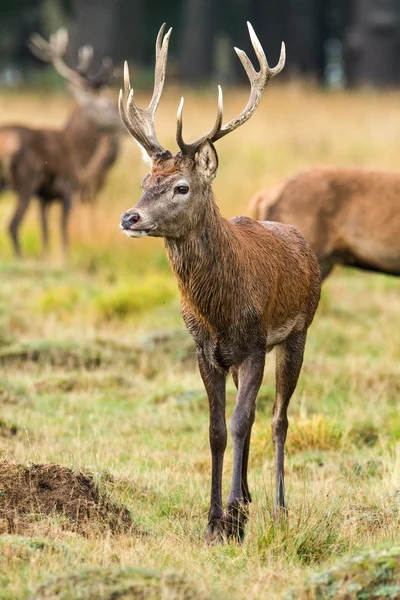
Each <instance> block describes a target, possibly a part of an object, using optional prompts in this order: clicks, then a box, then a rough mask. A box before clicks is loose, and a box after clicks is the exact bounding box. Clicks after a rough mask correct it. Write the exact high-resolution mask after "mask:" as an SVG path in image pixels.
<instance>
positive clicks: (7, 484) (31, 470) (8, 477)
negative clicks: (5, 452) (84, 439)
mask: <svg viewBox="0 0 400 600" xmlns="http://www.w3.org/2000/svg"><path fill="white" fill-rule="evenodd" d="M45 515H48V516H59V517H61V522H62V527H63V529H68V530H70V531H75V532H77V533H81V534H83V535H89V534H90V533H97V534H98V533H99V530H109V531H111V532H113V533H123V532H134V530H135V529H136V527H135V525H134V523H133V521H132V517H131V514H130V512H129V510H128V509H127V508H126V507H125V506H122V505H118V504H116V503H114V502H112V501H111V499H110V498H109V496H108V495H107V494H105V493H103V492H101V491H100V490H99V487H98V486H97V485H96V483H95V482H94V480H93V477H92V476H91V475H90V474H85V473H82V472H79V471H78V472H74V471H72V470H71V469H68V468H67V467H63V466H60V465H54V464H33V465H30V466H26V465H21V464H17V463H14V462H6V461H4V462H1V463H0V524H1V529H2V531H3V532H4V533H19V534H28V535H29V534H30V533H31V531H32V523H33V522H35V521H37V520H41V519H42V518H43V516H45Z"/></svg>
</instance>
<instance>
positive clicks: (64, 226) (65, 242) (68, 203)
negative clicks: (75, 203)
mask: <svg viewBox="0 0 400 600" xmlns="http://www.w3.org/2000/svg"><path fill="white" fill-rule="evenodd" d="M71 207H72V197H71V195H69V194H66V195H65V197H64V198H63V202H62V208H61V238H62V247H63V252H64V255H65V256H67V255H68V248H69V239H68V224H69V216H70V214H71Z"/></svg>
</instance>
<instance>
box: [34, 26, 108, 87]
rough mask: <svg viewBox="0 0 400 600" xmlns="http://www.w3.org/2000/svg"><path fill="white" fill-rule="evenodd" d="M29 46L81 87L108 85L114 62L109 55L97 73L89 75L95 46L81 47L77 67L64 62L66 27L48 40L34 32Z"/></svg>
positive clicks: (66, 39)
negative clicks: (74, 67)
mask: <svg viewBox="0 0 400 600" xmlns="http://www.w3.org/2000/svg"><path fill="white" fill-rule="evenodd" d="M28 46H29V48H30V50H31V51H32V52H33V54H34V55H35V56H37V57H38V58H40V59H41V60H43V61H46V62H51V63H52V64H53V66H54V68H55V69H56V71H58V73H60V75H61V76H62V77H63V78H64V79H67V81H69V82H70V83H72V84H73V85H76V86H77V87H79V88H83V89H86V88H88V87H90V88H94V89H98V88H100V87H102V86H103V85H106V83H107V82H108V81H109V79H110V78H111V76H112V72H113V63H112V60H111V59H110V58H109V57H106V58H104V59H103V61H102V65H101V67H100V69H99V71H98V72H97V73H96V74H95V75H89V69H90V66H91V63H92V59H93V48H92V46H89V45H86V46H82V47H81V48H79V50H78V64H77V66H76V69H73V68H71V67H69V66H68V65H67V64H66V63H65V62H64V56H65V54H66V52H67V48H68V32H67V30H66V29H64V28H60V29H58V30H57V31H56V32H55V33H53V34H51V36H50V40H49V41H48V42H47V41H46V40H45V39H44V38H42V36H41V35H39V34H38V33H33V34H32V35H31V36H30V39H29V41H28Z"/></svg>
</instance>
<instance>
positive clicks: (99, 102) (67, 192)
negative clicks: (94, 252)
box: [0, 29, 122, 256]
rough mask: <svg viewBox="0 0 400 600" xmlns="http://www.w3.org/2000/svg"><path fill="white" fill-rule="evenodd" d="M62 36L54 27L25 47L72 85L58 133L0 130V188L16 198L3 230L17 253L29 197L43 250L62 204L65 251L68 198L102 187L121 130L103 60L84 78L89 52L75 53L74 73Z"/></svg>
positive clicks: (12, 127)
mask: <svg viewBox="0 0 400 600" xmlns="http://www.w3.org/2000/svg"><path fill="white" fill-rule="evenodd" d="M67 46H68V34H67V32H66V31H65V30H64V29H60V30H59V31H57V32H56V33H55V34H53V35H52V36H51V38H50V42H46V41H45V40H44V39H43V38H41V37H40V36H39V35H37V34H35V35H33V36H32V37H31V41H30V48H31V50H32V51H33V52H34V54H36V55H37V56H38V57H39V58H41V59H42V60H45V61H48V62H51V63H52V64H53V65H54V67H55V68H56V70H57V71H58V72H59V73H60V74H61V75H62V76H63V77H64V78H65V79H66V80H67V81H68V82H70V83H71V84H72V86H71V87H72V89H73V92H74V95H75V97H76V101H77V102H76V106H75V108H74V109H73V112H72V114H71V115H70V117H69V119H68V121H67V123H66V125H65V127H64V128H63V129H60V130H58V129H33V128H29V127H23V126H20V125H8V126H7V125H6V126H3V127H0V186H1V188H3V189H4V188H9V189H11V190H13V191H14V192H15V193H16V195H17V206H16V210H15V212H14V215H13V217H12V220H11V223H10V226H9V231H10V235H11V239H12V243H13V246H14V250H15V253H16V254H17V255H18V256H20V255H21V247H20V243H19V236H18V231H19V227H20V225H21V222H22V220H23V218H24V215H25V213H26V210H27V208H28V206H29V204H30V201H31V198H32V197H33V196H38V198H39V202H40V216H41V228H42V236H43V246H44V250H45V251H46V250H47V248H48V237H49V236H48V223H47V219H48V210H49V206H50V204H51V203H52V202H53V201H54V200H56V199H58V200H61V202H62V221H61V228H62V239H63V247H64V250H65V251H66V250H67V248H68V218H69V214H70V211H71V205H72V199H73V196H74V195H75V194H76V195H80V196H81V198H87V199H88V198H90V197H91V196H93V195H94V194H95V193H96V192H97V191H98V190H99V189H100V188H101V187H102V185H103V183H104V180H105V175H106V172H107V171H108V169H109V168H110V167H111V166H112V165H113V163H114V162H115V160H116V158H117V153H118V146H119V142H118V133H119V132H121V130H122V127H121V120H120V118H119V114H118V110H117V103H116V102H114V101H113V100H112V98H111V97H110V95H109V91H108V89H107V88H106V85H107V82H108V81H109V79H110V77H111V76H112V71H113V69H112V64H111V62H107V61H104V63H103V65H102V67H101V68H100V70H99V71H98V73H96V74H94V75H91V74H90V63H91V58H92V48H91V47H90V46H84V47H83V48H81V49H80V51H79V59H80V60H79V64H78V66H77V67H76V69H73V68H70V67H69V66H67V65H66V64H65V62H64V59H63V57H64V55H65V53H66V50H67Z"/></svg>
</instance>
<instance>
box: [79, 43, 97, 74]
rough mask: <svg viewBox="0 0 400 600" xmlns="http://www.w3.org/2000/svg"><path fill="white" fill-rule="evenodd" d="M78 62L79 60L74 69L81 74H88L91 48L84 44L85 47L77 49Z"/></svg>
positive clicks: (91, 58) (91, 57)
mask: <svg viewBox="0 0 400 600" xmlns="http://www.w3.org/2000/svg"><path fill="white" fill-rule="evenodd" d="M78 60H79V62H78V65H77V67H76V68H77V70H78V71H79V72H80V73H82V74H86V73H87V72H88V70H89V67H90V64H91V62H92V60H93V46H90V45H89V44H86V45H85V46H82V47H81V48H79V50H78Z"/></svg>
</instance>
